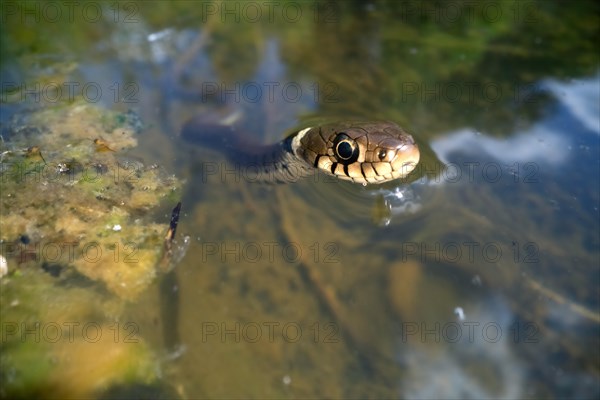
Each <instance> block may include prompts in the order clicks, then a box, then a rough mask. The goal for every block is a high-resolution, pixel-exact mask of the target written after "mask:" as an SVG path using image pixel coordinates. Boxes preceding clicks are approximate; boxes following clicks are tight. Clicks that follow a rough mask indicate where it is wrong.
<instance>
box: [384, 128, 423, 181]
mask: <svg viewBox="0 0 600 400" xmlns="http://www.w3.org/2000/svg"><path fill="white" fill-rule="evenodd" d="M411 139H412V138H411ZM420 157H421V155H420V153H419V147H418V146H417V144H416V143H415V142H414V141H412V140H411V142H410V143H403V144H402V145H400V146H398V148H397V149H396V155H395V157H394V158H393V159H392V161H391V165H392V174H393V175H394V179H395V178H403V177H405V176H407V175H408V174H410V173H411V172H412V171H413V170H414V169H415V168H416V167H417V164H418V163H419V159H420Z"/></svg>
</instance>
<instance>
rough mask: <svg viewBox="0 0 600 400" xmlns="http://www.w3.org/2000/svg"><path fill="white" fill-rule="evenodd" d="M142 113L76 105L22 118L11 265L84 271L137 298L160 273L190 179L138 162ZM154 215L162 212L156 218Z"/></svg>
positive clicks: (12, 199) (6, 145)
mask: <svg viewBox="0 0 600 400" xmlns="http://www.w3.org/2000/svg"><path fill="white" fill-rule="evenodd" d="M141 129H142V124H141V122H140V121H139V118H138V117H137V116H136V114H135V113H133V112H131V111H129V112H125V113H118V112H113V111H107V110H103V109H101V108H99V107H97V106H94V105H90V104H85V103H74V104H71V105H68V106H64V107H55V108H45V109H41V110H39V111H36V112H33V113H28V114H27V115H16V116H15V117H13V119H12V121H10V124H9V125H8V127H7V128H5V129H4V130H3V138H4V141H3V142H2V160H1V161H2V162H1V167H0V168H1V169H0V174H1V180H2V194H1V198H0V201H1V211H0V213H1V214H0V216H1V219H0V228H1V229H0V230H1V233H0V240H1V243H2V255H3V256H4V257H5V258H6V260H7V262H8V265H9V270H11V269H12V270H14V269H16V268H18V267H20V266H22V265H23V264H29V263H33V264H38V265H40V266H43V265H46V266H48V265H54V266H55V269H56V268H58V269H61V268H63V269H68V268H74V269H75V270H76V271H77V272H78V273H80V274H83V275H84V276H86V277H88V278H90V279H92V280H94V281H97V282H102V283H103V284H104V285H106V287H107V288H108V289H109V290H110V291H111V292H113V293H115V294H117V295H118V296H120V297H122V298H125V299H134V298H135V297H136V296H137V295H138V294H139V293H141V292H142V291H143V290H144V289H145V288H146V287H147V286H148V285H149V284H150V283H151V282H152V281H153V279H154V277H155V275H156V265H157V263H158V262H159V261H160V259H161V256H162V254H163V245H162V244H163V240H164V235H165V232H166V231H167V229H168V220H167V219H166V218H165V220H164V221H161V222H162V223H157V222H155V221H153V220H152V218H151V217H152V215H154V214H155V213H156V210H158V209H160V208H158V207H159V206H161V205H164V206H171V207H172V206H173V205H174V204H175V203H177V201H178V198H179V195H180V189H181V182H180V181H179V180H178V179H177V178H175V177H174V176H170V175H168V174H166V173H165V171H164V170H163V169H162V168H160V167H158V166H156V165H146V164H144V163H143V162H142V161H140V160H136V159H133V158H131V157H129V158H128V156H127V150H128V149H131V148H133V147H135V146H136V145H137V138H136V136H138V133H139V132H140V130H141ZM153 213H154V214H153Z"/></svg>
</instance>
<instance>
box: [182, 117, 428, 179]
mask: <svg viewBox="0 0 600 400" xmlns="http://www.w3.org/2000/svg"><path fill="white" fill-rule="evenodd" d="M182 137H183V139H184V140H187V141H190V142H196V143H200V144H203V145H205V146H207V147H212V148H214V149H216V150H218V151H220V152H222V153H224V154H225V156H226V157H227V158H228V159H229V160H230V161H231V162H232V163H234V164H235V165H236V167H242V168H251V169H252V170H253V171H254V172H255V173H256V177H257V179H256V180H257V181H262V182H271V183H288V182H295V181H297V180H298V179H299V178H301V177H304V176H308V175H311V174H313V173H315V171H316V170H320V171H322V172H324V173H326V174H328V175H333V176H336V177H337V178H339V179H343V180H348V181H352V182H355V183H360V184H363V185H366V184H368V183H374V184H378V183H383V182H388V181H391V180H393V179H398V178H403V177H405V176H406V175H408V174H409V173H410V172H411V171H412V170H413V169H414V168H415V167H416V165H417V163H418V162H419V148H418V146H417V144H416V143H415V141H414V139H413V138H412V136H411V135H409V134H408V133H407V132H406V131H404V130H403V129H402V128H401V127H399V126H398V125H396V124H395V123H393V122H353V121H348V122H338V123H330V124H324V125H320V126H313V127H307V128H304V129H301V130H297V131H295V132H294V133H292V134H291V135H289V136H288V137H286V138H285V139H283V140H282V141H280V142H278V143H275V144H271V145H259V144H256V143H252V142H249V141H248V140H247V138H246V137H245V136H244V135H241V134H240V133H239V132H238V131H237V130H236V129H235V128H234V127H232V126H228V125H218V124H210V125H207V124H205V123H203V121H202V120H201V119H200V118H193V119H191V120H190V121H188V122H187V123H186V124H185V125H184V127H183V129H182Z"/></svg>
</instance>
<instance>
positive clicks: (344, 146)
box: [336, 140, 352, 160]
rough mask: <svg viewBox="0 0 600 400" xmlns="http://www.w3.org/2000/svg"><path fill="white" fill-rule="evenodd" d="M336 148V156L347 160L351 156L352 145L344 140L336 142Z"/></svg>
mask: <svg viewBox="0 0 600 400" xmlns="http://www.w3.org/2000/svg"><path fill="white" fill-rule="evenodd" d="M336 150H337V154H338V156H339V157H340V158H341V159H343V160H347V159H349V158H350V157H352V145H351V144H350V143H349V142H347V141H345V140H344V141H342V142H339V143H338V145H337V147H336Z"/></svg>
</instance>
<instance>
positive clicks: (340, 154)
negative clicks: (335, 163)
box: [333, 133, 359, 164]
mask: <svg viewBox="0 0 600 400" xmlns="http://www.w3.org/2000/svg"><path fill="white" fill-rule="evenodd" d="M333 149H334V151H335V156H336V157H337V158H338V160H339V162H341V163H342V164H350V163H353V162H354V161H356V160H357V159H358V152H359V149H358V146H357V145H356V142H355V141H354V140H352V139H351V138H350V137H349V136H348V135H346V134H345V133H339V134H338V135H337V136H336V138H335V140H334V142H333Z"/></svg>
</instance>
